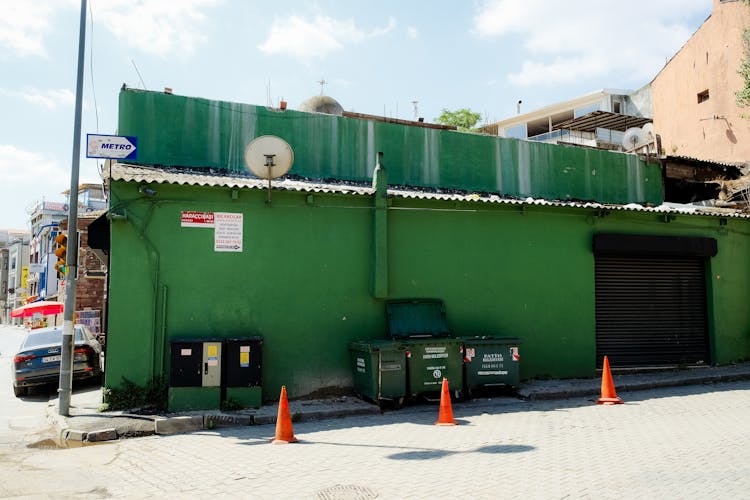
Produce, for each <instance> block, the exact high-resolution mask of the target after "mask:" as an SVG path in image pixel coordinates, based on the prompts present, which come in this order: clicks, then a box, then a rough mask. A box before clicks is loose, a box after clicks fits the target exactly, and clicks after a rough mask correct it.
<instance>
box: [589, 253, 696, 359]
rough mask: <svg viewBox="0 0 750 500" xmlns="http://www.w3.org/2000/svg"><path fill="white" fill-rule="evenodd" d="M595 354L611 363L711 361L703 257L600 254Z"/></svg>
mask: <svg viewBox="0 0 750 500" xmlns="http://www.w3.org/2000/svg"><path fill="white" fill-rule="evenodd" d="M595 273H596V274H595V276H596V357H597V366H601V363H602V359H603V358H604V356H605V355H607V356H609V359H610V363H611V364H612V366H613V367H632V366H648V365H675V364H681V363H688V364H690V363H697V362H699V361H703V362H709V361H710V360H709V348H708V321H707V317H706V276H705V263H704V260H703V258H700V257H646V256H627V257H624V256H622V257H621V256H605V255H600V256H597V257H596V269H595Z"/></svg>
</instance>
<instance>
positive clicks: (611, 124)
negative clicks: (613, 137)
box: [553, 111, 652, 132]
mask: <svg viewBox="0 0 750 500" xmlns="http://www.w3.org/2000/svg"><path fill="white" fill-rule="evenodd" d="M651 121H652V120H651V118H641V117H638V116H631V115H621V114H619V113H610V112H608V111H593V112H591V113H588V114H585V115H583V116H579V117H578V118H573V119H570V120H565V121H564V122H560V123H558V124H557V125H555V126H554V127H553V129H554V130H576V131H579V132H596V129H598V128H606V129H607V130H618V131H620V132H625V131H626V130H627V129H629V128H631V127H642V126H643V125H645V124H646V123H649V122H651Z"/></svg>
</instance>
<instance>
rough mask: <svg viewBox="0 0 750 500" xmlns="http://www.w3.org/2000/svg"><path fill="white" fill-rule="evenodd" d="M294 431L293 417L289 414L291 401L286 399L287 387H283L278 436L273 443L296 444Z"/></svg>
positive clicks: (280, 399)
mask: <svg viewBox="0 0 750 500" xmlns="http://www.w3.org/2000/svg"><path fill="white" fill-rule="evenodd" d="M296 442H297V438H296V437H294V429H292V416H291V415H290V414H289V401H287V399H286V386H285V385H282V386H281V397H280V398H279V413H278V415H277V416H276V436H275V437H274V439H273V441H271V443H273V444H288V443H296Z"/></svg>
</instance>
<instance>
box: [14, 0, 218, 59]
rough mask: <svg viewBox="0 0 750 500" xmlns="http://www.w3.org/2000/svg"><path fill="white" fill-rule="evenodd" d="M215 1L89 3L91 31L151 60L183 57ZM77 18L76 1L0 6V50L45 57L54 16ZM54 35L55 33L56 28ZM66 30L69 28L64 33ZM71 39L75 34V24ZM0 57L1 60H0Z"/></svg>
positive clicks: (24, 0)
mask: <svg viewBox="0 0 750 500" xmlns="http://www.w3.org/2000/svg"><path fill="white" fill-rule="evenodd" d="M219 1H220V0H179V1H174V0H102V1H93V0H90V1H89V5H90V12H91V13H93V16H90V14H89V12H87V21H88V22H90V21H91V17H93V19H94V29H97V28H100V27H104V28H105V29H106V30H107V31H109V32H110V33H112V34H113V35H114V36H116V37H117V38H119V39H121V40H122V41H123V42H124V43H125V44H126V45H128V46H130V47H133V48H136V49H138V50H141V51H143V52H146V53H149V54H154V55H157V56H161V57H164V56H167V55H170V54H182V55H187V54H190V53H192V52H193V51H194V50H195V47H196V46H197V45H198V44H199V43H201V42H203V41H204V40H205V39H206V37H205V35H204V34H203V29H202V23H203V22H204V21H205V20H206V16H205V15H204V14H203V11H204V10H205V9H207V8H209V7H212V6H214V5H216V4H217V3H218V2H219ZM63 9H68V10H73V11H75V12H78V11H79V9H80V2H79V1H77V0H34V1H28V0H0V12H2V13H3V15H2V16H0V48H5V49H7V50H8V52H10V53H12V54H14V55H16V56H18V57H25V56H29V55H35V56H42V57H47V50H46V48H45V46H44V41H45V37H46V36H47V35H48V34H49V33H50V31H51V30H52V28H53V26H54V25H55V21H56V16H57V15H58V14H59V11H60V10H63ZM57 29H60V27H59V26H58V27H57ZM65 29H66V30H70V27H69V26H68V27H66V28H65ZM75 33H78V25H77V23H76V28H75ZM0 57H1V56H0Z"/></svg>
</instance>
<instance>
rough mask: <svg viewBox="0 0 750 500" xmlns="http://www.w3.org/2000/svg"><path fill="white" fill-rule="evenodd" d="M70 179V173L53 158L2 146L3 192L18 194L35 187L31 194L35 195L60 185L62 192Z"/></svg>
mask: <svg viewBox="0 0 750 500" xmlns="http://www.w3.org/2000/svg"><path fill="white" fill-rule="evenodd" d="M69 178H70V173H69V172H68V171H67V170H66V169H65V168H64V167H63V166H62V165H60V163H58V161H57V160H56V159H54V158H52V157H48V156H45V155H43V154H41V153H36V152H33V151H24V150H23V149H19V148H17V147H15V146H13V145H10V144H0V186H3V190H6V189H7V190H8V191H9V192H11V191H12V192H16V191H19V190H22V189H24V188H27V187H33V191H30V192H31V193H34V192H38V191H41V190H43V188H44V187H45V186H48V185H60V186H61V188H60V191H62V190H63V189H65V186H66V179H69ZM67 182H68V183H69V180H68V181H67ZM37 188H40V189H37Z"/></svg>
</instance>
